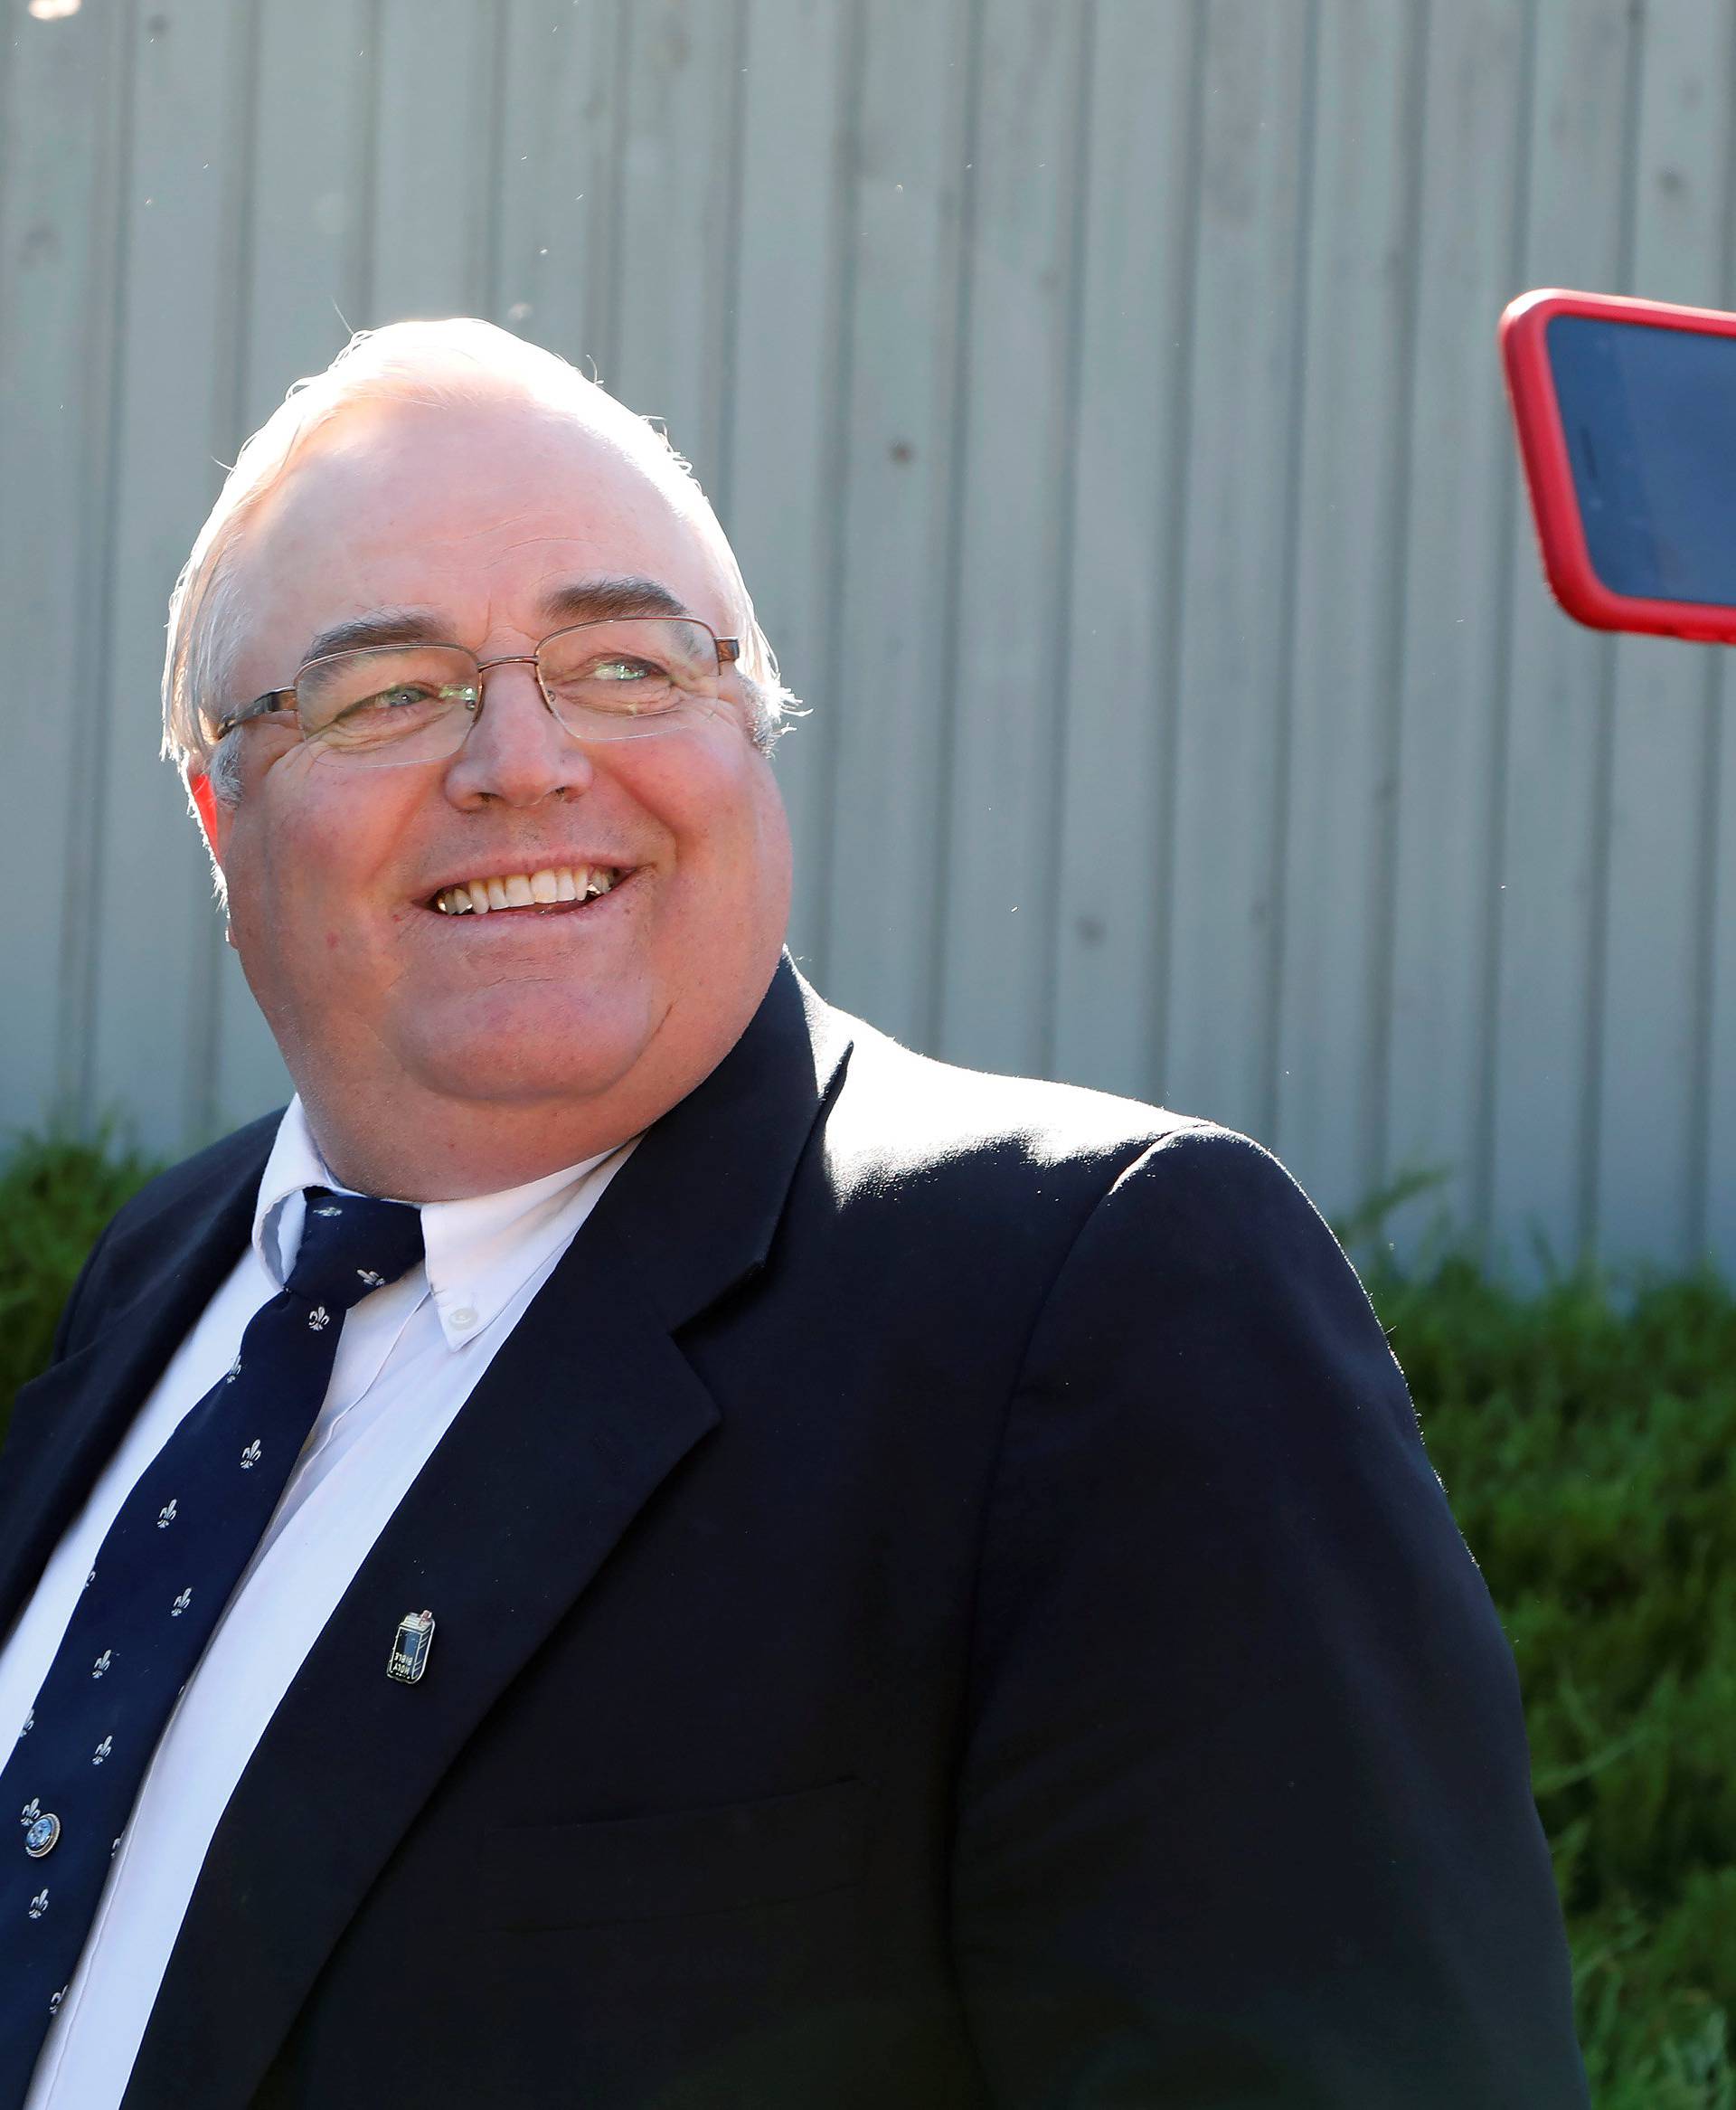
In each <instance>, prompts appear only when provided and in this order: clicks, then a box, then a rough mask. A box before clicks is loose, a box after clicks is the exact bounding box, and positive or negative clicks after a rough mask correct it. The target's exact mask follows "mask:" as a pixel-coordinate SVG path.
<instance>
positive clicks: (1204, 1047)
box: [1160, 0, 1319, 1134]
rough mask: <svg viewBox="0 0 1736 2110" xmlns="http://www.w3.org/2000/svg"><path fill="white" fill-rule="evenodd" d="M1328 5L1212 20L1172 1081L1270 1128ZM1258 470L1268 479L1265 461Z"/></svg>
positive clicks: (1190, 474)
mask: <svg viewBox="0 0 1736 2110" xmlns="http://www.w3.org/2000/svg"><path fill="white" fill-rule="evenodd" d="M1318 50H1319V8H1318V6H1317V5H1316V4H1315V0H1307V5H1299V6H1293V7H1269V6H1267V5H1264V0H1228V4H1227V5H1224V4H1219V5H1211V6H1208V7H1207V8H1206V10H1205V52H1204V56H1203V98H1204V99H1203V106H1202V117H1201V136H1200V146H1199V154H1200V192H1199V212H1200V229H1199V237H1198V240H1199V254H1198V259H1197V261H1196V264H1195V270H1194V305H1193V314H1192V317H1190V321H1191V326H1192V330H1193V336H1194V342H1193V346H1192V350H1191V354H1190V356H1191V358H1192V361H1193V366H1194V374H1195V375H1196V377H1197V381H1196V385H1195V387H1194V393H1193V415H1192V419H1191V423H1190V431H1189V453H1188V464H1187V471H1186V494H1187V514H1186V528H1187V543H1186V551H1185V555H1184V566H1183V596H1182V609H1181V645H1182V659H1181V674H1180V680H1179V686H1178V692H1177V708H1178V712H1179V724H1178V729H1177V738H1176V743H1175V765H1174V766H1175V778H1176V781H1175V808H1174V833H1173V844H1172V847H1171V852H1170V856H1169V857H1168V860H1167V880H1166V884H1167V888H1168V892H1169V894H1170V903H1169V909H1168V915H1169V948H1168V952H1169V959H1168V978H1169V989H1168V992H1167V1002H1166V1004H1165V1039H1164V1046H1163V1048H1162V1050H1161V1054H1160V1061H1161V1065H1162V1066H1161V1072H1160V1080H1161V1086H1162V1090H1163V1092H1164V1093H1165V1096H1166V1097H1167V1098H1168V1099H1169V1100H1170V1101H1172V1102H1174V1103H1175V1104H1177V1105H1183V1106H1187V1107H1190V1108H1196V1109H1198V1111H1200V1112H1204V1113H1209V1114H1211V1115H1212V1116H1213V1117H1214V1118H1215V1119H1217V1120H1219V1121H1228V1122H1230V1123H1231V1126H1233V1127H1236V1128H1242V1129H1247V1130H1250V1131H1253V1132H1255V1133H1257V1134H1269V1133H1270V1132H1271V1122H1272V1113H1273V1108H1272V1104H1271V1096H1270V1091H1269V1086H1270V1071H1269V1061H1268V1049H1269V1044H1270V1040H1271V1036H1272V1034H1273V1032H1274V1030H1275V1017H1274V998H1275V996H1276V980H1275V970H1276V966H1277V961H1278V951H1277V948H1278V941H1279V938H1280V934H1281V932H1280V924H1279V920H1278V884H1279V863H1280V859H1281V856H1282V844H1281V820H1280V816H1281V815H1282V814H1283V811H1284V809H1285V787H1284V773H1285V771H1286V769H1287V766H1288V711H1289V703H1290V694H1291V691H1290V672H1291V654H1292V650H1293V648H1294V644H1295V639H1294V635H1293V631H1292V622H1293V619H1294V614H1295V603H1294V600H1293V597H1292V593H1291V587H1292V583H1293V572H1292V559H1293V551H1294V527H1295V513H1294V497H1295V479H1296V476H1297V464H1298V461H1299V459H1300V449H1301V443H1302V434H1301V431H1300V429H1299V422H1298V421H1299V417H1300V412H1301V408H1302V387H1301V383H1302V363H1301V352H1302V345H1303V342H1304V333H1305V330H1306V317H1305V316H1304V312H1303V301H1304V292H1305V288H1306V285H1307V260H1306V256H1305V251H1306V249H1307V240H1308V231H1307V216H1306V205H1307V196H1308V191H1309V183H1310V179H1309V173H1308V171H1309V162H1310V156H1311V153H1312V137H1311V131H1310V127H1309V123H1308V118H1309V114H1310V109H1311V105H1312V102H1313V99H1314V98H1315V96H1316V92H1317V87H1318V82H1317V76H1316V58H1317V54H1318ZM1250 466H1251V467H1252V468H1253V469H1254V473H1253V474H1252V475H1249V474H1248V473H1247V470H1248V468H1250Z"/></svg>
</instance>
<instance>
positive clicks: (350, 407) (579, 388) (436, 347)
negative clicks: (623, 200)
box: [163, 317, 788, 797]
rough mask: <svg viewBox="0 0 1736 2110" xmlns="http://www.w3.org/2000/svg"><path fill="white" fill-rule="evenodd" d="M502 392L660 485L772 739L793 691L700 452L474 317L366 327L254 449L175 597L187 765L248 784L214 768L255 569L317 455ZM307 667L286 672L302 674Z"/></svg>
mask: <svg viewBox="0 0 1736 2110" xmlns="http://www.w3.org/2000/svg"><path fill="white" fill-rule="evenodd" d="M491 405H497V406H499V407H500V408H502V409H503V410H505V409H509V408H515V409H517V410H519V411H521V412H524V414H526V415H527V416H529V417H530V418H531V419H532V420H533V421H543V420H546V421H548V423H549V429H550V431H554V430H555V429H556V428H557V427H562V426H563V427H566V428H568V429H571V427H572V426H574V425H576V426H578V427H579V428H580V429H581V431H582V432H583V434H584V436H585V445H586V446H587V447H588V448H590V449H594V450H595V458H596V459H597V460H598V462H599V465H607V466H608V467H609V468H610V469H611V470H615V471H621V472H626V473H627V475H629V476H630V477H631V478H632V480H633V481H635V482H638V483H640V484H641V485H642V486H645V487H649V489H650V490H651V491H654V492H655V493H656V502H657V504H658V505H659V506H663V507H665V508H666V509H667V512H668V514H669V516H670V517H671V518H672V520H677V521H679V522H680V523H681V524H682V525H684V528H685V529H686V531H687V532H688V534H689V535H690V536H691V537H692V540H693V544H694V546H695V548H696V550H698V551H699V552H701V553H702V554H703V561H704V562H705V563H706V564H707V566H708V568H709V570H710V572H711V574H712V578H713V580H714V582H715V585H716V589H717V595H718V599H719V601H720V603H721V605H722V607H723V609H724V610H726V618H727V621H728V624H729V628H730V629H731V631H733V632H734V633H735V634H736V635H738V636H739V637H740V638H741V640H742V654H741V675H742V677H743V679H744V684H745V686H746V689H747V693H748V695H749V697H750V701H751V703H752V705H753V706H754V710H755V714H756V722H755V734H756V738H757V739H758V740H759V741H760V744H761V745H762V746H768V747H769V744H770V743H771V740H772V739H773V738H774V737H775V735H776V733H777V731H778V727H779V724H780V722H781V716H782V711H783V706H784V705H785V703H786V701H787V700H788V698H787V695H786V692H785V690H784V689H783V687H782V685H781V683H780V681H779V678H778V665H777V660H776V658H775V656H774V655H773V653H772V650H771V648H770V646H769V642H768V641H767V639H766V638H765V635H764V633H763V632H762V631H761V630H760V626H759V623H758V621H757V620H755V617H754V613H753V606H752V602H751V601H750V598H749V595H748V591H747V587H746V585H745V583H744V582H743V581H742V578H741V569H740V567H739V565H738V564H737V563H736V561H735V555H734V553H733V551H731V548H730V545H729V542H728V539H727V538H726V536H725V535H724V534H723V531H722V527H721V526H720V525H719V524H718V520H717V516H716V515H715V514H714V513H713V512H712V507H711V505H710V502H709V501H708V500H707V498H706V497H705V494H704V492H703V490H702V489H701V488H700V486H699V483H698V481H697V479H696V478H694V476H693V472H692V469H691V468H690V467H689V466H688V464H687V463H686V462H685V461H684V459H682V457H681V456H679V455H678V454H676V453H675V450H674V449H673V448H672V447H671V446H670V445H669V443H668V441H667V440H665V437H664V436H663V434H662V432H661V431H658V430H657V429H656V427H655V426H653V425H651V424H649V423H647V422H646V420H645V419H643V418H641V417H638V416H637V415H636V414H635V413H634V412H631V411H629V410H628V409H627V406H626V405H625V404H623V403H621V402H618V401H617V400H616V398H615V397H613V396H612V395H610V394H609V392H608V391H607V390H606V389H603V388H601V387H599V385H598V384H597V383H595V382H593V381H590V380H588V379H587V378H586V377H585V376H584V375H583V374H580V372H579V371H578V369H577V368H576V367H574V366H572V365H571V364H569V363H568V362H567V361H566V360H564V359H561V358H559V357H558V356H557V355H555V354H553V353H552V352H547V351H544V350H542V348H541V347H540V346H539V345H530V344H526V343H525V342H524V340H523V339H521V338H519V337H515V336H513V335H512V334H511V333H510V332H509V331H506V330H503V329H500V328H498V327H496V326H495V325H494V324H493V323H487V322H481V321H477V320H475V319H473V318H468V317H461V318H455V319H452V320H448V321H442V322H402V323H392V324H389V325H387V326H385V327H384V328H382V329H378V330H372V331H363V332H358V333H357V335H356V336H354V337H353V338H352V339H351V341H350V343H349V344H348V345H345V346H344V350H343V351H341V352H340V353H339V354H338V355H337V356H336V358H335V359H334V360H333V362H332V364H330V365H329V366H328V367H326V368H325V371H324V372H323V373H321V374H314V375H311V376H309V377H308V378H307V379H306V380H303V381H300V382H297V383H296V384H295V386H294V387H293V388H292V389H291V390H290V392H289V393H288V397H287V398H286V399H285V401H284V402H283V403H282V404H281V405H280V406H279V408H278V410H277V411H275V412H273V413H272V415H271V416H270V417H269V419H268V420H267V421H266V422H265V423H264V424H263V425H262V426H261V427H260V428H259V431H257V432H256V433H254V435H253V436H252V438H251V439H250V440H248V441H247V443H246V445H245V446H244V447H243V448H242V449H241V453H240V455H239V456H238V457H237V459H236V462H235V466H234V468H232V469H231V472H230V475H229V477H228V479H227V480H226V481H225V483H224V485H223V487H222V491H221V492H220V493H219V495H218V498H217V503H216V504H215V506H213V507H212V511H211V515H210V517H209V518H208V519H207V520H206V522H205V524H204V525H203V528H202V529H201V530H200V533H199V535H198V538H197V540H196V541H195V542H194V544H193V553H192V555H191V556H190V557H189V558H188V561H187V563H186V566H185V568H184V570H183V572H182V574H181V577H180V579H179V581H178V582H177V583H176V586H175V593H174V596H173V598H172V600H171V601H170V605H169V631H168V651H167V656H166V658H165V666H164V676H163V714H164V751H165V753H167V754H169V755H171V756H172V757H173V758H174V759H175V761H176V762H178V763H179V764H180V765H181V767H182V769H183V771H184V772H201V773H203V772H206V771H209V772H210V773H211V774H212V776H213V778H214V779H215V780H216V781H217V783H218V785H219V789H220V790H222V792H223V793H224V795H226V796H231V797H232V796H233V793H234V790H235V788H236V781H237V780H236V779H235V778H234V775H233V772H232V771H225V770H224V769H223V768H222V760H223V758H222V757H221V756H219V757H217V766H215V767H213V750H214V747H215V744H216V743H215V740H214V733H215V727H216V724H217V721H218V720H219V719H220V718H221V717H222V715H223V714H225V713H226V712H227V711H229V710H230V709H232V708H233V707H234V705H236V704H237V703H238V702H240V701H244V700H245V699H244V698H243V697H241V695H240V689H241V686H245V683H244V680H243V679H242V677H241V672H240V668H241V661H242V660H243V659H244V658H246V657H247V646H248V641H249V637H250V633H251V631H252V629H253V623H252V620H251V617H252V596H253V588H252V587H251V586H250V587H248V588H247V589H245V590H244V589H243V586H242V580H243V578H244V576H246V575H247V574H248V573H249V572H252V573H253V576H254V580H255V582H257V578H258V569H257V565H256V564H254V563H252V562H251V560H250V549H251V546H252V545H253V544H254V542H255V537H256V531H257V530H260V529H263V528H265V527H266V526H267V525H268V524H275V523H280V522H281V521H282V519H283V517H284V516H285V513H286V511H288V513H289V514H290V515H291V516H293V513H294V505H293V497H292V493H293V487H294V484H295V480H296V478H297V474H298V472H299V471H300V470H301V469H302V468H303V467H304V466H306V465H307V464H309V463H311V462H313V461H315V460H316V459H317V460H319V461H320V462H321V463H322V465H323V472H324V473H325V474H330V473H335V474H337V475H338V476H340V477H341V476H342V475H343V474H344V469H345V463H346V459H350V458H353V457H354V456H355V454H356V452H357V449H358V445H359V441H360V440H361V437H362V436H363V435H364V434H366V433H367V432H368V431H371V430H373V429H374V428H376V427H377V425H378V422H379V421H380V420H381V419H382V417H384V416H387V415H389V414H391V413H392V412H393V411H394V410H397V411H402V412H407V413H411V414H412V420H413V413H414V412H418V411H420V412H429V413H438V412H440V411H442V410H448V411H449V410H455V409H459V408H465V407H471V408H480V407H487V406H491ZM619 483H620V478H619V476H618V475H616V474H613V473H611V474H606V475H603V476H601V477H599V479H598V485H599V487H602V488H604V489H608V488H610V487H617V488H618V487H619ZM328 517H329V516H328ZM253 554H257V552H254V553H253ZM279 556H280V557H281V553H279ZM294 671H295V670H294V668H293V667H292V668H289V669H288V670H280V671H279V672H278V673H277V674H276V675H274V676H273V677H272V678H273V680H275V681H287V680H288V679H289V678H291V677H293V674H294Z"/></svg>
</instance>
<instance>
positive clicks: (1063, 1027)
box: [1049, 0, 1203, 1096]
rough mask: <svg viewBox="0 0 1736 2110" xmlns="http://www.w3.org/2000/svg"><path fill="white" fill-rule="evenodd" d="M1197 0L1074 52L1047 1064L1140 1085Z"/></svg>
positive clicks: (1169, 599) (1153, 918)
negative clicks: (1058, 749)
mask: <svg viewBox="0 0 1736 2110" xmlns="http://www.w3.org/2000/svg"><path fill="white" fill-rule="evenodd" d="M1202 22H1203V10H1202V9H1201V8H1199V7H1198V6H1194V5H1187V6H1177V7H1165V8H1160V9H1157V10H1156V11H1155V12H1154V11H1153V10H1152V9H1150V8H1148V7H1146V6H1144V5H1141V4H1140V0H1105V4H1103V5H1099V8H1098V11H1097V22H1096V34H1095V38H1094V40H1093V42H1094V49H1093V52H1092V62H1093V78H1092V81H1091V85H1090V124H1089V126H1088V127H1087V128H1086V129H1087V137H1088V141H1089V148H1090V161H1089V166H1088V167H1087V169H1086V171H1085V176H1084V189H1083V195H1082V197H1081V200H1080V203H1081V208H1082V213H1083V222H1084V234H1083V241H1084V245H1085V249H1084V259H1083V270H1084V279H1083V284H1082V287H1081V289H1080V347H1079V370H1078V374H1077V376H1076V379H1075V383H1074V396H1075V402H1076V413H1075V415H1076V424H1075V440H1074V444H1075V447H1076V450H1077V462H1076V467H1075V469H1074V473H1073V477H1072V479H1071V502H1072V526H1071V579H1070V582H1069V599H1068V604H1067V606H1068V621H1067V633H1066V639H1065V645H1066V664H1065V668H1064V674H1065V684H1066V686H1065V689H1064V693H1062V694H1061V695H1057V696H1056V698H1055V699H1054V701H1053V705H1052V707H1055V708H1059V709H1060V710H1061V713H1062V731H1063V733H1064V747H1063V753H1062V760H1061V770H1062V784H1061V848H1060V867H1059V872H1058V875H1057V888H1058V892H1057V899H1056V904H1055V929H1054V941H1053V942H1054V954H1053V970H1052V992H1053V994H1052V1004H1053V1016H1052V1023H1051V1027H1050V1033H1049V1050H1050V1062H1051V1065H1052V1068H1053V1071H1054V1073H1055V1074H1056V1075H1058V1076H1063V1077H1069V1078H1072V1079H1075V1080H1077V1081H1078V1082H1079V1083H1087V1084H1094V1085H1097V1086H1099V1088H1100V1089H1103V1090H1106V1091H1112V1092H1121V1093H1129V1094H1133V1095H1136V1096H1149V1095H1151V1094H1152V1093H1155V1092H1156V1091H1157V1090H1158V1089H1159V1086H1158V1084H1157V1083H1156V1079H1157V1074H1158V1069H1157V1050H1158V1047H1159V1046H1160V1045H1161V1038H1162V1011H1161V1000H1162V995H1163V989H1164V981H1165V975H1164V968H1165V960H1166V959H1167V947H1166V934H1167V929H1168V921H1167V916H1166V913H1165V902H1166V895H1167V892H1168V889H1167V887H1166V885H1165V882H1164V876H1163V875H1164V872H1165V858H1166V855H1167V848H1168V845H1169V842H1170V837H1171V833H1172V829H1173V826H1174V802H1173V800H1172V799H1171V796H1170V790H1171V787H1172V785H1173V783H1174V778H1175V771H1174V767H1173V756H1174V741H1175V720H1176V693H1175V685H1176V680H1177V676H1178V669H1179V665H1180V631H1181V623H1182V583H1181V568H1182V558H1183V555H1184V550H1185V533H1184V517H1185V516H1184V465H1185V459H1186V438H1187V429H1188V423H1189V411H1190V393H1189V392H1190V386H1191V382H1192V376H1193V340H1192V336H1191V332H1190V328H1189V317H1190V315H1191V312H1192V306H1193V289H1194V267H1195V263H1196V260H1197V258H1198V253H1199V243H1198V232H1197V231H1198V224H1199V213H1198V207H1199V196H1198V185H1197V180H1196V167H1197V164H1196V158H1195V143H1196V139H1197V135H1198V129H1199V124H1200V104H1201V96H1202V80H1201V69H1202V60H1203V33H1202Z"/></svg>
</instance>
